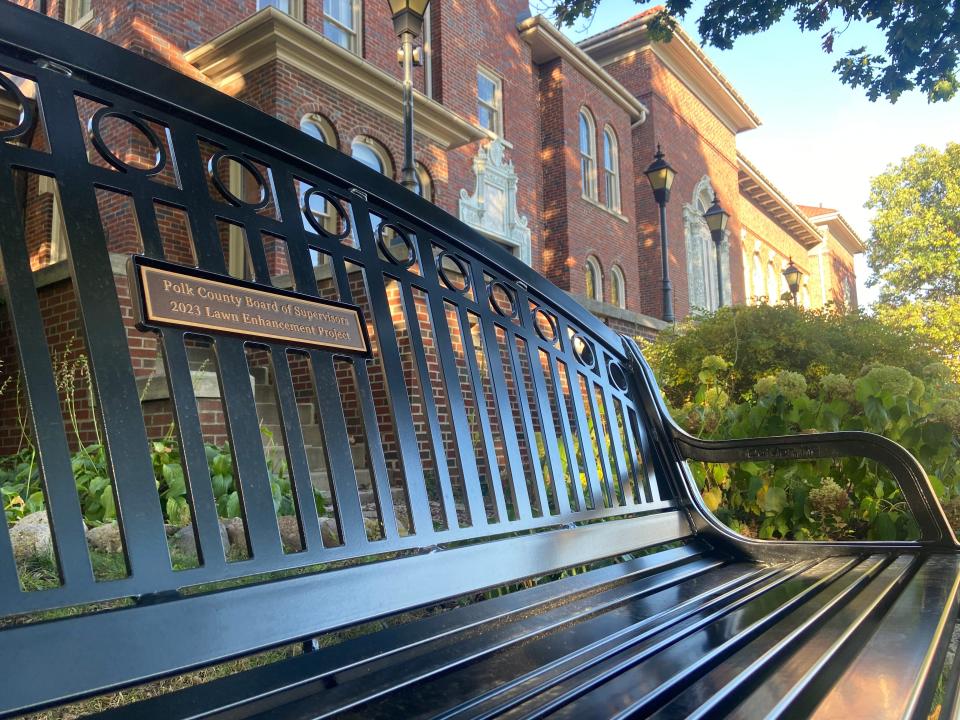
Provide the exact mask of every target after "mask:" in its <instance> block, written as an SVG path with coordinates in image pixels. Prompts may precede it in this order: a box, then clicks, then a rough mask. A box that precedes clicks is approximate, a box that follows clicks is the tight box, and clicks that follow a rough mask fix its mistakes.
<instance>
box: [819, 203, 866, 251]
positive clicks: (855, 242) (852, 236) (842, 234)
mask: <svg viewBox="0 0 960 720" xmlns="http://www.w3.org/2000/svg"><path fill="white" fill-rule="evenodd" d="M810 222H812V223H813V224H814V225H816V226H817V227H821V226H824V225H826V227H827V228H828V229H829V231H830V235H832V236H833V238H834V239H835V240H836V241H837V242H839V243H840V244H841V245H842V246H843V248H844V249H845V250H846V251H847V252H849V253H850V254H851V255H856V254H857V253H862V252H866V250H867V247H866V245H864V243H863V240H861V239H860V236H859V235H858V234H857V231H856V230H854V229H853V227H852V226H851V225H850V223H849V222H847V219H846V218H845V217H844V216H843V215H841V214H840V213H839V212H832V213H825V214H823V215H814V216H813V217H811V218H810Z"/></svg>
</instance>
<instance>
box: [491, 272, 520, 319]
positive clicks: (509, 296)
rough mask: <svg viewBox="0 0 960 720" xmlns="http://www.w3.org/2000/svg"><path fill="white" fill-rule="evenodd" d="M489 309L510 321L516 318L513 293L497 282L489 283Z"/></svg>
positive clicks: (503, 284)
mask: <svg viewBox="0 0 960 720" xmlns="http://www.w3.org/2000/svg"><path fill="white" fill-rule="evenodd" d="M490 307H492V308H493V310H494V312H496V313H497V315H499V316H500V317H505V318H510V319H513V318H515V317H517V305H516V303H515V302H514V300H513V292H512V291H511V290H510V288H509V287H507V285H506V284H505V283H502V282H500V281H499V280H494V281H493V282H492V283H490Z"/></svg>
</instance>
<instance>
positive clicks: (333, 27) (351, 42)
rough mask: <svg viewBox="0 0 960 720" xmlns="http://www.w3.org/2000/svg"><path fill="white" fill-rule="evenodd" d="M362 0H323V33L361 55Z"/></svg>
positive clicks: (343, 46)
mask: <svg viewBox="0 0 960 720" xmlns="http://www.w3.org/2000/svg"><path fill="white" fill-rule="evenodd" d="M362 14H363V3H362V0H323V35H324V37H326V38H327V39H328V40H332V41H333V42H335V43H336V44H337V45H339V46H340V47H342V48H346V49H347V50H349V51H350V52H352V53H356V54H357V55H360V52H361V42H360V38H361V33H360V24H361V18H362Z"/></svg>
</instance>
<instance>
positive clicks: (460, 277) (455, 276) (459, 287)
mask: <svg viewBox="0 0 960 720" xmlns="http://www.w3.org/2000/svg"><path fill="white" fill-rule="evenodd" d="M437 273H438V274H439V275H440V280H442V281H443V284H444V285H446V286H447V287H448V288H450V289H451V290H453V291H454V292H457V293H460V294H461V295H463V294H465V293H466V292H467V291H468V290H470V275H469V273H468V272H467V264H466V263H465V262H464V261H463V260H461V259H460V258H459V257H457V256H456V255H453V254H451V253H450V252H449V251H448V250H444V251H443V252H442V253H440V255H438V256H437Z"/></svg>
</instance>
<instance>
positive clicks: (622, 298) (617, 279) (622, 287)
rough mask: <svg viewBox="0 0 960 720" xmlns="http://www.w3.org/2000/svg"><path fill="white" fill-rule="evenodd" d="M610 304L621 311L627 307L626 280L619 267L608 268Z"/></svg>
mask: <svg viewBox="0 0 960 720" xmlns="http://www.w3.org/2000/svg"><path fill="white" fill-rule="evenodd" d="M610 304H611V305H616V306H617V307H618V308H623V309H626V307H627V279H626V277H624V275H623V270H621V269H620V266H619V265H614V266H613V267H612V268H610Z"/></svg>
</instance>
